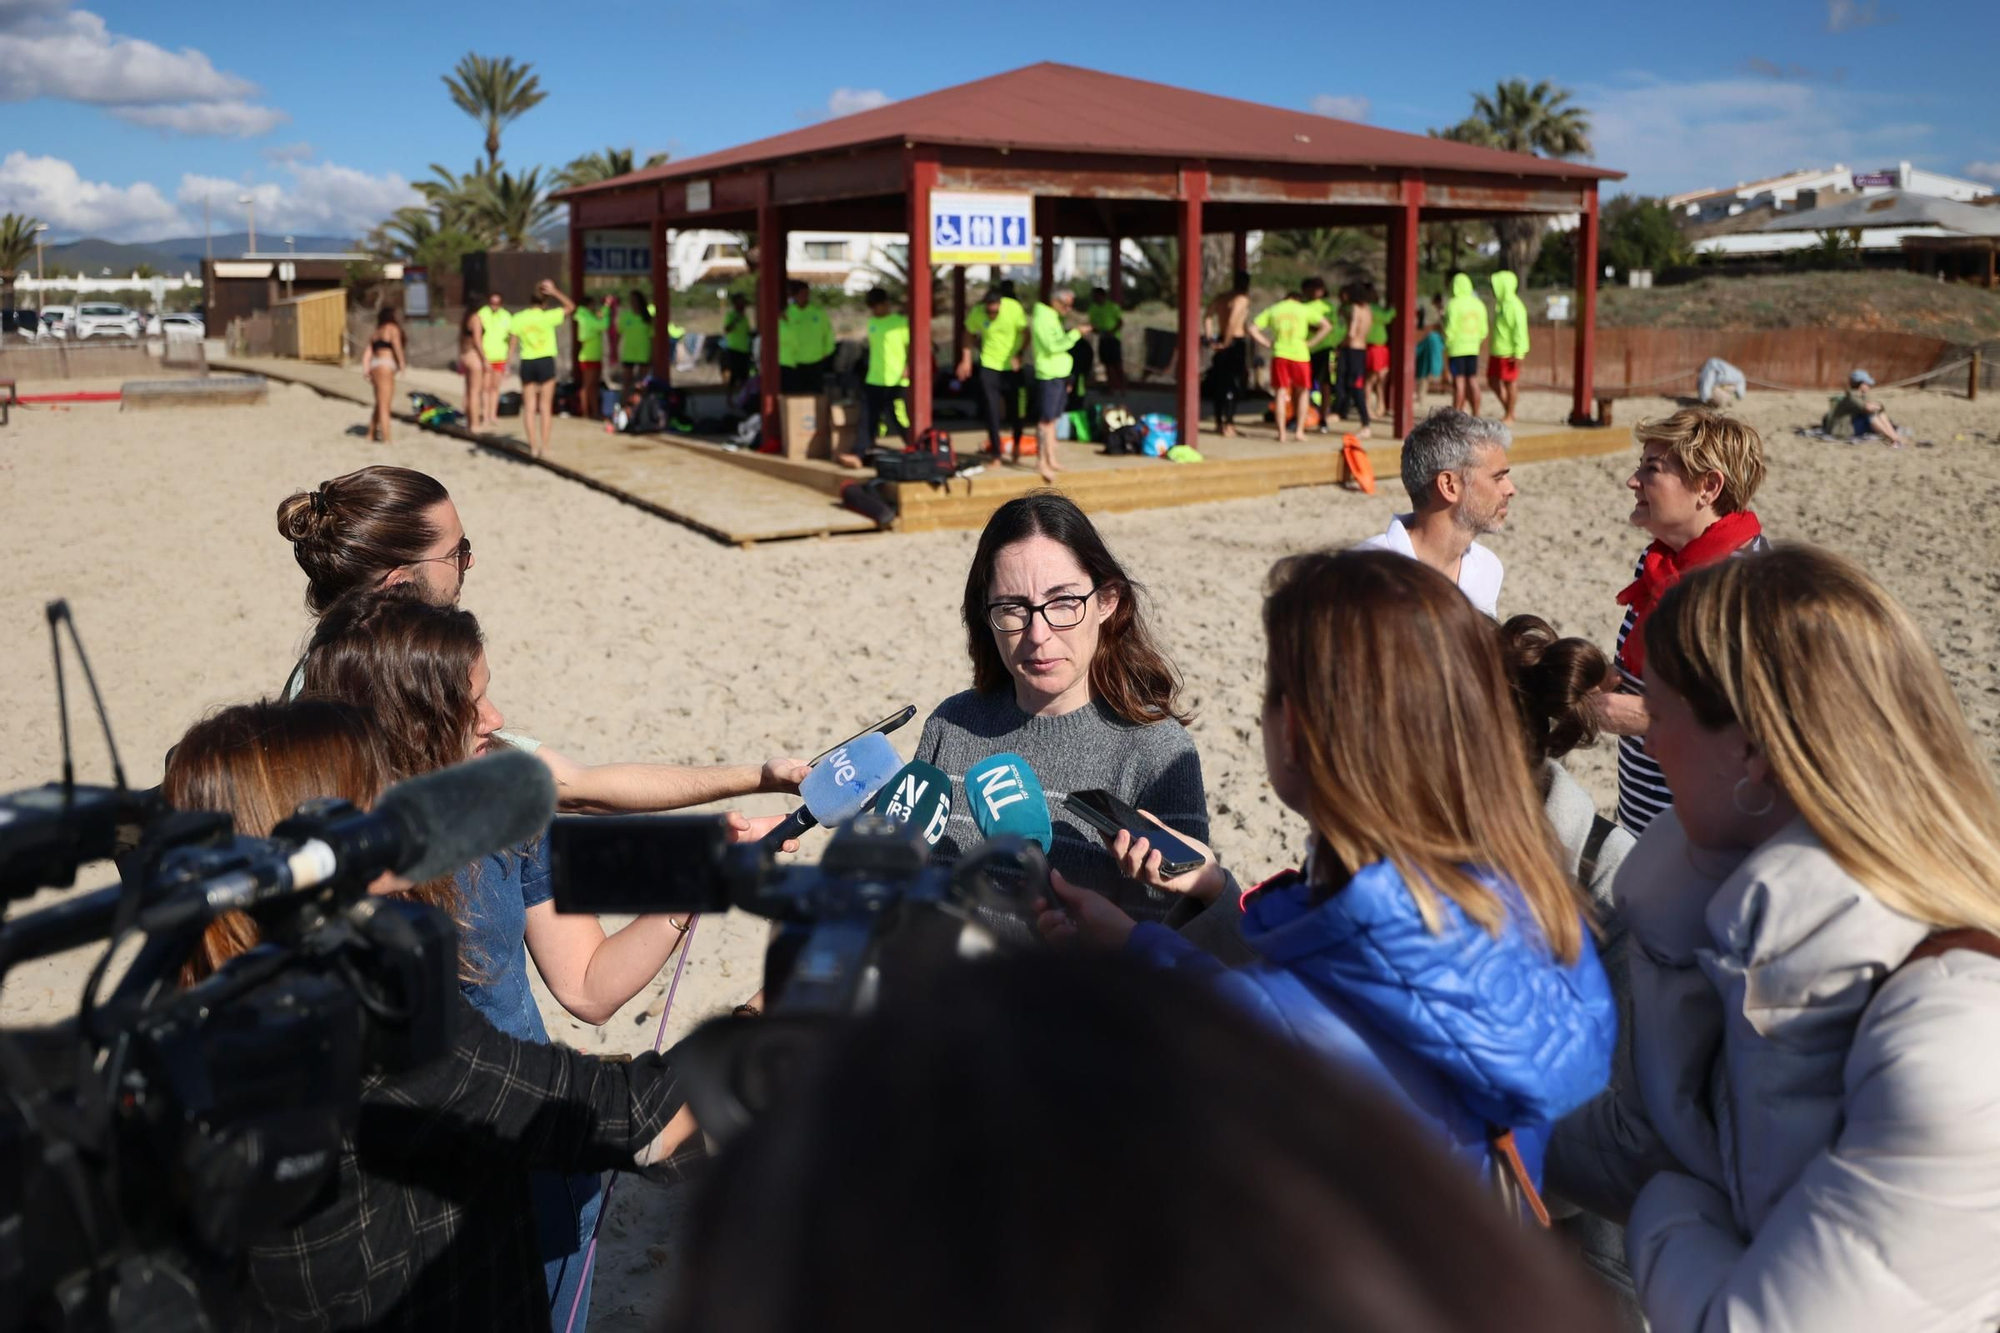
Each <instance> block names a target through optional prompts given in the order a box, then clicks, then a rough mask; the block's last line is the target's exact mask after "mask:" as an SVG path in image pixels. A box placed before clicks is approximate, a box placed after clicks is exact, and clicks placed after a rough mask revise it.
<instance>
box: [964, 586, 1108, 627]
mask: <svg viewBox="0 0 2000 1333" xmlns="http://www.w3.org/2000/svg"><path fill="white" fill-rule="evenodd" d="M1099 591H1100V590H1099V589H1097V588H1092V589H1091V590H1090V591H1089V592H1087V593H1084V594H1083V595H1082V596H1080V597H1079V596H1075V595H1071V596H1067V597H1051V598H1049V600H1048V601H1046V602H1043V603H1041V604H1040V605H1036V604H1035V603H1033V602H988V603H987V604H986V619H987V622H988V623H989V624H991V625H992V626H993V628H994V629H997V630H999V631H1000V632H1001V633H1002V634H1019V633H1020V632H1021V631H1023V630H1025V629H1027V628H1028V626H1029V625H1031V624H1033V623H1034V619H1035V616H1036V615H1037V614H1038V613H1039V614H1040V616H1041V617H1042V619H1043V620H1046V621H1047V622H1048V625H1049V628H1050V629H1075V628H1076V627H1077V626H1078V625H1081V624H1082V623H1083V608H1084V607H1085V606H1086V605H1088V604H1089V602H1090V599H1091V598H1093V597H1095V596H1097V594H1098V592H1099Z"/></svg>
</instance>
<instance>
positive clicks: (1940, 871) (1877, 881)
mask: <svg viewBox="0 0 2000 1333" xmlns="http://www.w3.org/2000/svg"><path fill="white" fill-rule="evenodd" d="M1646 668H1647V670H1648V671H1650V672H1652V673H1654V674H1656V675H1657V676H1658V677H1659V679H1660V682H1661V683H1662V684H1663V685H1665V686H1666V687H1667V688H1668V689H1670V690H1672V691H1673V692H1674V693H1675V694H1678V695H1680V696H1681V697H1682V698H1684V699H1686V700H1687V702H1688V706H1689V708H1691V709H1692V710H1693V711H1694V715H1695V718H1696V720H1697V721H1699V722H1700V723H1701V725H1702V726H1704V727H1707V728H1708V729H1710V730H1711V731H1713V730H1719V729H1720V728H1722V727H1726V726H1728V725H1730V724H1731V723H1736V724H1739V725H1741V726H1742V728H1743V731H1744V733H1745V734H1746V735H1747V736H1748V737H1749V738H1750V740H1751V742H1752V743H1753V744H1755V745H1756V746H1757V748H1758V749H1759V750H1761V751H1762V752H1763V753H1764V755H1765V757H1766V758H1767V759H1768V760H1769V761H1770V764H1771V775H1772V780H1773V783H1774V784H1775V785H1776V786H1777V787H1778V788H1780V789H1781V790H1782V791H1783V792H1784V793H1785V795H1786V797H1788V798H1789V799H1790V800H1791V802H1792V804H1793V805H1794V806H1796V807H1797V809H1798V812H1799V814H1800V815H1802V816H1803V817H1804V818H1805V821H1806V823H1807V824H1809V825H1811V826H1812V831H1813V832H1814V833H1815V834H1816V835H1817V836H1818V837H1819V840H1820V842H1821V843H1823V844H1824V845H1825V847H1826V849H1827V851H1828V852H1829V853H1830V854H1831V855H1832V856H1833V859H1834V860H1835V861H1837V862H1839V863H1840V866H1841V868H1842V869H1844V870H1846V871H1847V873H1848V874H1850V875H1852V876H1854V878H1856V879H1858V880H1860V881H1861V882H1862V883H1863V884H1865V885H1867V886H1868V889H1869V891H1870V892H1871V893H1873V894H1874V895H1875V896H1876V897H1878V898H1880V899H1881V900H1882V901H1883V902H1885V903H1887V904H1888V905H1889V906H1890V907H1893V908H1895V909H1896V910H1897V911H1899V912H1902V913H1903V914H1904V915H1906V916H1912V917H1915V918H1916V919H1917V920H1919V921H1928V922H1930V923H1931V924H1933V925H1937V926H1946V927H1957V926H1973V927H1978V928H1980V929H1984V930H1989V931H1995V932H2000V892H1996V890H1995V888H1994V882H1993V875H1994V869H1995V867H1996V866H2000V791H1996V789H1995V786H1994V781H1993V770H1992V769H1991V768H1989V767H1988V766H1987V764H1986V761H1985V759H1984V758H1983V757H1982V756H1981V754H1980V750H1979V743H1978V742H1977V741H1976V740H1975V739H1974V738H1973V735H1972V731H1971V728H1969V727H1968V726H1967V725H1966V722H1965V713H1964V711H1963V710H1962V709H1961V708H1960V707H1959V702H1958V698H1957V696H1956V695H1954V694H1953V693H1952V690H1951V682H1950V681H1949V680H1947V679H1946V678H1945V674H1944V668H1943V667H1941V666H1940V665H1939V664H1938V659H1937V654H1936V653H1934V652H1933V651H1932V650H1931V647H1930V645H1929V644H1928V643H1927V642H1925V640H1924V635H1923V631H1922V630H1920V629H1919V628H1918V627H1917V624H1916V622H1915V621H1914V620H1912V619H1911V618H1910V614H1909V612H1907V611H1905V610H1903V608H1902V607H1900V606H1898V605H1897V604H1896V602H1895V601H1894V599H1892V598H1891V597H1890V596H1889V594H1888V593H1887V592H1886V591H1884V589H1883V588H1882V585H1881V584H1879V583H1877V582H1875V580H1874V579H1872V578H1870V577H1869V576H1868V575H1867V573H1866V572H1865V571H1863V570H1862V568H1861V567H1860V566H1859V565H1856V564H1854V563H1852V562H1851V561H1848V560H1846V559H1844V558H1842V557H1841V556H1837V555H1834V554H1833V553H1832V552H1830V551H1821V550H1817V549H1815V548H1813V547H1810V546H1786V547H1780V548H1778V549H1775V550H1771V551H1765V552H1760V553H1758V554H1755V555H1746V556H1743V557H1741V558H1739V559H1735V560H1722V561H1718V562H1716V563H1715V564H1713V565H1708V566H1704V567H1703V568H1701V569H1699V570H1696V571H1694V572H1692V573H1690V574H1688V575H1687V576H1686V577H1684V578H1683V579H1681V581H1680V582H1679V583H1677V584H1675V585H1674V587H1673V589H1672V590H1671V591H1669V592H1668V593H1667V595H1666V596H1665V597H1664V598H1662V599H1661V601H1660V604H1659V606H1658V607H1657V608H1656V609H1655V610H1654V611H1653V614H1652V615H1651V616H1649V617H1647V620H1646Z"/></svg>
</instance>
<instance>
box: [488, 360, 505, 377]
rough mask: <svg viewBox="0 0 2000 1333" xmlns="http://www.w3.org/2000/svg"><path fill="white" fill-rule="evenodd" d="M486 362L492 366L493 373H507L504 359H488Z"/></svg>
mask: <svg viewBox="0 0 2000 1333" xmlns="http://www.w3.org/2000/svg"><path fill="white" fill-rule="evenodd" d="M486 364H487V365H488V366H490V367H492V370H493V373H494V374H495V375H505V374H506V373H507V363H506V362H505V361H488V362H487V363H486Z"/></svg>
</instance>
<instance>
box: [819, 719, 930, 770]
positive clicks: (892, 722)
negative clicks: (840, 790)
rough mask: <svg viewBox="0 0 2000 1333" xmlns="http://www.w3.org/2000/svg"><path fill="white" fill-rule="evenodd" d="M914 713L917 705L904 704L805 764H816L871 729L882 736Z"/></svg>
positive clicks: (829, 747) (830, 746) (822, 751)
mask: <svg viewBox="0 0 2000 1333" xmlns="http://www.w3.org/2000/svg"><path fill="white" fill-rule="evenodd" d="M916 715H917V706H916V705H915V704H904V705H903V706H902V707H901V708H898V709H897V710H896V711H895V712H893V713H891V714H889V716H887V717H885V718H883V719H882V720H881V721H880V722H877V723H876V724H875V725H874V726H872V727H863V728H862V729H861V730H859V731H857V732H855V733H854V734H853V735H852V736H849V737H848V738H847V739H846V740H844V741H842V742H840V745H829V746H827V747H826V748H825V749H824V750H821V751H820V752H819V753H818V754H816V755H814V756H813V757H812V760H811V761H810V762H809V763H808V764H807V765H806V766H807V767H808V768H810V767H812V766H813V765H815V764H818V763H819V761H820V760H822V759H824V758H826V757H827V756H828V755H830V754H832V753H833V752H834V751H835V750H838V749H839V748H840V746H841V745H852V744H853V743H854V742H855V741H858V740H860V739H861V738H862V737H863V736H866V735H867V734H868V733H870V732H872V731H879V732H881V733H882V734H883V735H884V736H886V735H888V734H889V733H890V732H892V731H894V730H896V728H898V727H900V726H902V725H903V724H904V723H905V722H908V721H909V720H910V719H911V718H913V717H915V716H916Z"/></svg>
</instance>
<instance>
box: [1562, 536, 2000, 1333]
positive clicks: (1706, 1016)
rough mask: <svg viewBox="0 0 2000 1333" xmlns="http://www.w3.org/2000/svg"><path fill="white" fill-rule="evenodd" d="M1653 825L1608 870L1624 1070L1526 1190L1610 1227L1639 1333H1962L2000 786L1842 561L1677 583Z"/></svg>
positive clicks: (1987, 1219) (1990, 1168)
mask: <svg viewBox="0 0 2000 1333" xmlns="http://www.w3.org/2000/svg"><path fill="white" fill-rule="evenodd" d="M1646 650H1647V657H1646V689H1647V706H1648V708H1649V710H1650V712H1651V716H1652V722H1651V730H1650V731H1649V732H1648V734H1647V738H1646V744H1647V747H1648V748H1649V749H1650V750H1651V751H1652V752H1653V754H1654V756H1655V757H1656V758H1657V759H1658V761H1659V762H1660V764H1661V766H1662V767H1663V768H1664V769H1665V771H1666V775H1667V778H1668V780H1669V781H1670V782H1672V784H1673V789H1674V793H1675V796H1674V808H1673V811H1672V812H1671V813H1669V814H1667V815H1663V816H1662V817H1661V818H1660V819H1658V820H1656V821H1655V822H1654V824H1653V827H1652V828H1651V829H1650V830H1649V831H1648V832H1647V834H1646V836H1645V837H1644V838H1642V839H1640V841H1639V845H1638V846H1637V847H1635V848H1634V849H1633V851H1632V853H1631V855H1630V856H1628V857H1627V858H1626V861H1625V865H1624V868H1623V870H1622V871H1621V873H1620V875H1619V880H1618V897H1619V899H1620V904H1621V907H1622V908H1623V909H1624V913H1625V920H1626V924H1627V926H1628V928H1629V930H1630V932H1631V934H1632V936H1633V937H1634V939H1635V941H1636V942H1637V943H1638V945H1639V946H1640V947H1638V948H1635V949H1633V950H1631V951H1630V963H1631V967H1632V978H1633V995H1634V1003H1635V1010H1636V1012H1635V1016H1634V1024H1633V1032H1634V1041H1633V1054H1634V1062H1635V1070H1636V1076H1635V1077H1634V1078H1633V1079H1632V1080H1630V1082H1629V1084H1621V1086H1620V1088H1619V1090H1618V1095H1617V1097H1616V1099H1615V1100H1614V1099H1612V1098H1607V1099H1605V1100H1604V1101H1602V1102H1600V1103H1598V1104H1596V1105H1594V1106H1593V1107H1592V1108H1591V1109H1590V1110H1589V1111H1587V1112H1586V1113H1584V1114H1582V1115H1580V1116H1578V1117H1576V1118H1574V1119H1573V1120H1572V1121H1571V1122H1567V1123H1565V1125H1564V1126H1563V1128H1562V1130H1561V1131H1560V1133H1559V1135H1558V1140H1557V1146H1556V1148H1555V1149H1554V1151H1553V1152H1552V1155H1551V1159H1550V1162H1551V1165H1550V1173H1551V1178H1552V1181H1553V1182H1554V1183H1555V1184H1556V1185H1557V1186H1558V1187H1560V1188H1561V1189H1562V1190H1563V1191H1564V1192H1565V1193H1566V1194H1570V1195H1572V1196H1573V1197H1575V1198H1576V1199H1577V1201H1578V1202H1581V1203H1584V1204H1586V1205H1587V1206H1589V1207H1591V1208H1592V1209H1593V1210H1594V1211H1599V1212H1604V1213H1606V1214H1607V1215H1609V1216H1614V1217H1616V1216H1621V1215H1624V1214H1625V1212H1626V1211H1627V1210H1628V1209H1629V1212H1630V1222H1629V1225H1628V1228H1627V1232H1626V1247H1627V1251H1628V1253H1629V1255H1630V1256H1631V1262H1632V1270H1633V1274H1634V1277H1635V1278H1636V1280H1637V1283H1638V1287H1639V1292H1640V1296H1641V1300H1642V1304H1643V1305H1644V1307H1645V1311H1646V1314H1647V1316H1648V1318H1649V1319H1650V1320H1651V1322H1652V1326H1653V1328H1654V1329H1656V1330H1659V1331H1660V1333H1681V1331H1682V1330H1686V1331H1687V1333H1695V1331H1696V1330H1701V1331H1704V1333H1706V1331H1709V1330H1716V1331H1719V1330H1723V1329H1728V1330H1731V1333H1754V1331H1755V1330H1763V1329H1776V1328H1787V1329H1790V1328H1811V1329H1815V1330H1819V1331H1820V1333H1844V1331H1845V1330H1854V1331H1855V1333H1861V1330H1876V1329H1890V1328H1916V1327H1923V1328H1934V1329H1965V1330H1972V1329H1984V1328H1990V1327H1991V1326H1992V1321H1993V1319H1994V1315H1995V1312H1996V1310H2000V1269H1996V1268H1995V1267H1994V1265H1993V1262H1992V1256H1993V1253H1994V1251H1995V1249H1996V1247H2000V1117H1996V1116H1995V1114H1994V1108H1995V1107H1996V1106H2000V1062H1996V1061H1995V1060H1994V1059H1993V1058H1992V1056H1993V1052H1994V1050H1995V1043H1996V1040H2000V936H1996V935H1995V934H1994V932H1995V931H2000V791H1996V789H1995V784H1994V778H1993V773H1992V769H1991V767H1990V766H1989V763H1988V761H1987V759H1986V758H1985V756H1983V755H1982V754H1981V752H1980V747H1979V745H1978V743H1977V742H1976V741H1975V740H1974V738H1973V736H1972V733H1971V730H1970V728H1968V727H1967V725H1966V721H1965V717H1964V714H1963V713H1962V712H1961V710H1960V708H1959V705H1958V701H1957V700H1956V698H1954V697H1953V695H1952V691H1951V686H1950V684H1949V682H1948V681H1947V680H1946V678H1945V674H1944V670H1943V668H1942V667H1941V666H1940V665H1939V664H1938V660H1937V657H1936V655H1935V654H1934V653H1933V652H1932V651H1931V649H1930V646H1929V645H1928V644H1927V643H1926V642H1925V640H1924V636H1923V633H1922V632H1921V631H1920V630H1919V629H1918V627H1917V625H1916V624H1915V623H1914V622H1913V621H1912V620H1911V618H1910V616H1909V615H1908V614H1907V613H1906V612H1905V611H1904V610H1903V609H1902V608H1901V607H1899V606H1897V605H1896V603H1895V602H1894V601H1893V600H1891V599H1890V597H1889V595H1888V594H1887V593H1886V592H1884V591H1883V589H1882V587H1881V586H1880V585H1879V584H1877V583H1876V582H1875V581H1874V580H1873V579H1871V578H1870V577H1869V576H1868V575H1867V574H1866V573H1864V572H1863V571H1862V570H1861V569H1860V568H1859V567H1858V566H1857V565H1855V564H1853V563H1852V562H1850V561H1848V560H1846V559H1843V558H1842V557H1839V556H1836V555H1833V554H1830V553H1828V552H1824V551H1817V550H1813V549H1811V548H1808V547H1792V548H1787V549H1782V550H1777V551H1772V552H1768V553H1765V554H1760V555H1753V556H1749V557H1746V558H1744V559H1742V560H1724V561H1720V562H1718V563H1717V564H1715V565H1712V566H1710V567H1709V568H1706V569H1703V570H1700V571H1698V572H1696V573H1694V574H1691V575H1689V577H1688V578H1687V579H1686V580H1685V581H1683V582H1682V583H1681V584H1680V585H1679V586H1677V587H1676V588H1674V589H1673V590H1672V591H1670V592H1668V593H1667V595H1666V596H1665V597H1664V598H1663V599H1662V601H1661V603H1660V605H1659V607H1658V608H1657V609H1656V610H1655V612H1654V614H1653V616H1652V618H1651V620H1650V622H1649V624H1648V625H1647V628H1646Z"/></svg>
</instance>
